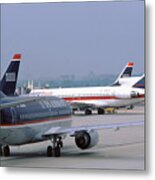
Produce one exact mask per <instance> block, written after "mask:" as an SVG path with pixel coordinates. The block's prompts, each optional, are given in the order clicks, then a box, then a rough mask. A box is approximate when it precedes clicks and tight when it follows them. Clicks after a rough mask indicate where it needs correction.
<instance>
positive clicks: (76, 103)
mask: <svg viewBox="0 0 155 180" xmlns="http://www.w3.org/2000/svg"><path fill="white" fill-rule="evenodd" d="M132 68H133V63H128V64H127V65H126V67H125V68H124V70H123V71H122V72H121V74H120V75H119V77H118V78H117V80H116V81H115V83H114V84H113V85H112V86H101V87H79V88H77V87H76V88H53V89H34V90H32V91H31V92H30V96H31V95H33V96H50V95H52V96H57V97H60V98H63V99H64V100H66V101H68V102H69V103H70V105H71V106H72V109H73V111H76V110H84V111H85V114H86V115H88V114H91V113H92V110H93V109H97V111H98V114H104V113H105V110H104V109H105V108H108V107H114V108H120V107H126V106H132V105H134V104H137V103H140V102H142V101H144V94H145V91H144V88H145V87H144V86H145V84H144V83H145V82H144V78H145V76H144V75H143V76H141V77H137V78H136V79H135V78H134V79H133V78H132V77H130V76H131V73H132ZM127 77H128V79H130V78H131V79H132V80H129V81H128V82H126V85H121V84H120V82H121V81H122V79H124V78H127ZM129 77H130V78H129ZM135 81H136V82H135ZM139 83H140V84H141V87H139V86H138V84H139Z"/></svg>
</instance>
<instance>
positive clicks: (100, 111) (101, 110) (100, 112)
mask: <svg viewBox="0 0 155 180" xmlns="http://www.w3.org/2000/svg"><path fill="white" fill-rule="evenodd" d="M97 112H98V114H105V110H104V109H101V108H99V109H98V110H97Z"/></svg>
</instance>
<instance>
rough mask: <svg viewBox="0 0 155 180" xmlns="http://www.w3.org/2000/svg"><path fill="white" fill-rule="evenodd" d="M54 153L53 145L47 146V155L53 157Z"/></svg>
mask: <svg viewBox="0 0 155 180" xmlns="http://www.w3.org/2000/svg"><path fill="white" fill-rule="evenodd" d="M52 155H53V149H52V146H48V147H47V157H52Z"/></svg>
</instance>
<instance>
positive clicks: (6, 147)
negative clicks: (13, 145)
mask: <svg viewBox="0 0 155 180" xmlns="http://www.w3.org/2000/svg"><path fill="white" fill-rule="evenodd" d="M3 153H4V156H5V157H8V156H10V148H9V146H8V145H7V146H5V147H4V148H3Z"/></svg>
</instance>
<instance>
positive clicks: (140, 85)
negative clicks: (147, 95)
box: [132, 75, 145, 89]
mask: <svg viewBox="0 0 155 180" xmlns="http://www.w3.org/2000/svg"><path fill="white" fill-rule="evenodd" d="M132 87H134V88H142V89H144V88H145V75H142V77H141V79H140V80H139V81H138V82H136V83H135V84H134V85H133V86H132Z"/></svg>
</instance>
